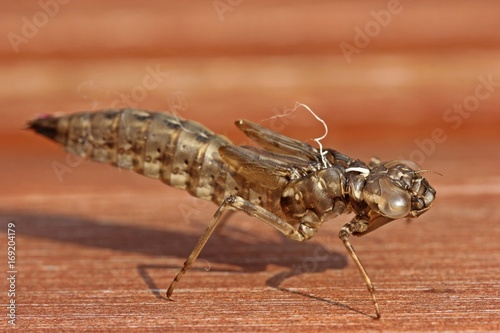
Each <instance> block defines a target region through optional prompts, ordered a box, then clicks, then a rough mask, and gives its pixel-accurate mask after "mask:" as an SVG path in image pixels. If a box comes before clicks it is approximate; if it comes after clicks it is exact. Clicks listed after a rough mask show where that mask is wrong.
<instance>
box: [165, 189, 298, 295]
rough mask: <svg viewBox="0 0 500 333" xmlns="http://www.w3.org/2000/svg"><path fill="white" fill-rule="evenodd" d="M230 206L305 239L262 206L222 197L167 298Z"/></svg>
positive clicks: (296, 237)
mask: <svg viewBox="0 0 500 333" xmlns="http://www.w3.org/2000/svg"><path fill="white" fill-rule="evenodd" d="M230 208H235V209H237V210H241V211H244V212H245V213H247V214H248V215H250V216H254V217H256V218H258V219H259V220H261V221H264V222H266V223H267V224H269V225H270V226H271V227H273V228H275V229H276V230H278V231H280V232H281V233H282V234H283V235H285V236H286V237H288V238H291V239H293V240H296V241H299V242H301V241H303V240H305V239H306V237H304V235H303V234H302V233H300V232H299V231H297V230H295V228H294V227H293V226H291V225H290V224H288V223H287V222H286V221H284V220H283V219H281V218H279V217H278V216H276V215H274V214H273V213H271V212H269V211H267V210H265V209H264V208H262V207H260V206H258V205H256V204H254V203H252V202H250V201H248V200H246V199H243V198H242V197H239V196H236V195H231V196H229V197H227V198H226V199H224V201H223V202H222V204H221V205H220V206H219V208H218V209H217V211H216V212H215V214H214V216H213V217H212V219H211V220H210V223H209V224H208V226H207V229H206V230H205V232H204V233H203V235H202V236H201V237H200V239H199V240H198V243H196V246H195V247H194V249H193V251H192V252H191V254H190V255H189V257H188V258H187V260H186V261H185V262H184V266H183V267H182V268H181V270H180V271H179V272H178V273H177V275H176V276H175V278H174V280H173V281H172V283H170V286H169V287H168V290H167V297H168V298H169V299H172V297H171V296H172V293H173V292H174V289H175V286H176V284H177V282H179V281H180V280H181V278H182V276H183V275H184V274H185V273H186V272H187V270H188V269H189V268H190V267H191V266H192V265H193V263H194V261H195V260H196V258H198V255H199V254H200V252H201V250H203V247H205V244H206V243H207V241H208V239H209V238H210V236H211V235H212V233H213V232H214V230H215V228H216V227H217V225H218V224H219V222H220V221H221V218H222V215H223V214H224V212H225V211H226V210H228V209H230Z"/></svg>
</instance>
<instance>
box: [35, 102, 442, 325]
mask: <svg viewBox="0 0 500 333" xmlns="http://www.w3.org/2000/svg"><path fill="white" fill-rule="evenodd" d="M29 126H30V128H31V129H33V130H35V131H36V132H38V133H40V134H42V135H44V136H46V137H48V138H50V139H52V140H54V141H56V142H58V143H60V144H62V145H63V146H65V147H66V149H67V150H68V151H70V152H72V153H74V154H77V155H79V156H82V157H85V158H90V159H93V160H95V161H99V162H106V163H111V164H113V165H115V166H117V167H119V168H125V169H131V170H134V171H136V172H137V173H140V174H143V175H145V176H148V177H151V178H157V179H160V180H161V181H163V182H165V183H167V184H168V185H171V186H174V187H177V188H181V189H184V190H186V191H188V192H189V193H190V194H191V195H193V196H196V197H198V198H202V199H206V200H210V201H213V202H214V203H215V204H217V205H218V206H219V208H218V209H217V211H216V212H215V214H214V216H213V217H212V219H211V221H210V223H209V224H208V227H207V229H206V230H205V232H204V233H203V235H202V236H201V238H200V239H199V241H198V243H197V244H196V246H195V248H194V249H193V251H192V252H191V254H190V255H189V257H188V258H187V260H186V262H185V263H184V266H183V267H182V269H181V270H180V271H179V272H178V273H177V275H176V277H175V278H174V280H173V281H172V283H171V284H170V286H169V288H168V291H167V297H168V298H170V299H171V295H172V292H173V291H174V289H175V286H176V284H177V283H178V282H179V281H180V279H181V278H182V276H183V275H184V273H186V271H187V270H188V269H189V268H190V267H191V266H192V264H193V262H194V261H195V260H196V258H197V257H198V255H199V254H200V252H201V250H202V249H203V247H204V246H205V244H206V242H207V241H208V239H209V238H210V235H211V234H212V233H213V231H214V230H215V228H216V227H217V225H218V224H219V222H220V221H221V217H222V215H223V213H224V212H225V211H226V210H241V211H244V212H246V213H247V214H249V215H251V216H254V217H256V218H258V219H260V220H261V221H264V222H265V223H267V224H269V225H270V226H271V227H273V228H275V229H277V230H279V231H280V232H281V233H283V234H284V235H285V236H286V237H289V238H291V239H294V240H296V241H304V240H307V239H310V238H312V237H313V236H314V235H315V234H316V232H317V230H318V229H319V228H320V227H321V225H322V224H323V222H324V221H326V220H327V219H330V218H334V217H336V216H337V215H340V214H344V213H354V214H355V216H354V218H353V219H352V220H351V221H350V222H349V223H347V224H345V225H344V226H343V227H342V228H341V229H340V232H339V237H340V239H341V240H342V242H343V243H344V245H345V247H346V249H347V251H348V252H349V254H350V256H351V258H352V259H353V261H354V263H355V264H356V266H357V267H358V269H359V271H360V273H361V276H362V277H363V279H364V280H365V283H366V286H367V288H368V291H369V292H370V295H371V298H372V300H373V304H374V306H375V312H376V318H380V311H379V307H378V304H377V300H376V297H375V289H374V287H373V284H372V282H371V280H370V278H369V277H368V274H367V273H366V271H365V269H364V267H363V265H362V264H361V261H360V260H359V259H358V256H357V255H356V252H355V251H354V248H353V247H352V245H351V243H350V242H349V236H350V235H355V236H362V235H365V234H367V233H369V232H371V231H373V230H375V229H377V228H379V227H381V226H382V225H384V224H386V223H388V222H391V221H393V220H396V219H400V218H413V217H417V216H419V215H421V214H423V213H424V212H426V211H427V210H428V209H429V208H430V207H431V205H432V203H433V201H434V199H435V196H436V191H435V190H434V189H433V188H432V187H431V186H430V185H429V183H428V182H427V180H426V179H425V178H423V177H422V171H421V170H420V169H419V167H418V166H417V165H416V164H415V163H413V162H411V161H400V160H395V161H389V162H380V161H378V160H376V159H372V161H371V162H370V163H369V164H365V163H364V162H361V161H359V160H354V159H351V158H349V157H348V156H346V155H344V154H341V153H339V152H337V151H335V150H333V149H324V150H323V149H320V150H318V149H316V148H314V147H312V146H310V145H309V144H307V143H304V142H301V141H297V140H294V139H291V138H288V137H286V136H283V135H280V134H278V133H275V132H273V131H271V130H269V129H267V128H264V127H262V126H260V125H258V124H255V123H252V122H250V121H246V120H238V121H236V126H237V127H238V128H239V129H240V130H242V131H243V132H244V133H245V134H246V135H247V136H248V137H249V138H251V139H252V140H253V141H255V142H256V143H257V144H258V145H260V147H261V148H256V147H250V146H235V145H233V144H232V143H231V142H230V141H229V140H228V139H226V138H225V137H223V136H220V135H216V134H214V133H213V132H211V131H210V130H208V129H206V128H205V127H203V126H202V125H200V124H198V123H196V122H193V121H188V120H182V119H179V118H178V117H176V116H173V115H169V114H165V113H155V112H149V111H143V110H136V109H123V110H105V111H100V112H95V113H88V112H84V113H76V114H71V115H66V116H62V117H50V116H44V117H40V118H39V119H36V120H34V121H32V122H30V123H29Z"/></svg>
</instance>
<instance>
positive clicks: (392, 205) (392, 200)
mask: <svg viewBox="0 0 500 333" xmlns="http://www.w3.org/2000/svg"><path fill="white" fill-rule="evenodd" d="M379 184H380V200H379V202H378V209H379V211H380V213H382V215H384V216H386V217H390V218H393V219H399V218H402V217H405V216H406V215H408V213H410V210H411V197H410V194H409V193H408V192H406V191H405V190H403V189H402V188H400V187H398V186H396V185H395V184H393V183H392V182H391V181H390V180H389V179H387V178H382V179H380V180H379Z"/></svg>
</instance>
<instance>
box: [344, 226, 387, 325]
mask: <svg viewBox="0 0 500 333" xmlns="http://www.w3.org/2000/svg"><path fill="white" fill-rule="evenodd" d="M367 228H368V224H367V222H366V221H363V220H362V219H358V218H354V219H353V220H352V221H351V222H349V223H347V224H345V225H344V226H343V227H342V228H341V229H340V232H339V238H340V239H341V240H342V242H343V243H344V246H345V248H346V249H347V252H349V254H350V255H351V258H352V260H353V261H354V263H355V264H356V266H357V267H358V270H359V272H360V273H361V276H362V277H363V279H364V280H365V284H366V287H367V288H368V292H369V293H370V295H371V296H372V301H373V305H374V306H375V314H376V319H379V318H380V310H379V307H378V303H377V298H376V297H375V288H374V287H373V284H372V281H371V280H370V277H369V276H368V273H366V270H365V268H364V267H363V264H362V263H361V261H360V260H359V258H358V256H357V255H356V251H354V247H353V246H352V245H351V242H349V236H350V235H352V234H353V233H362V232H364V231H366V230H367Z"/></svg>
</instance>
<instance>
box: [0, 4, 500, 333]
mask: <svg viewBox="0 0 500 333" xmlns="http://www.w3.org/2000/svg"><path fill="white" fill-rule="evenodd" d="M54 1H55V0H54ZM54 1H52V2H51V1H49V0H47V1H46V2H44V4H48V3H50V4H54V3H55V2H54ZM57 3H59V2H57ZM214 3H215V2H207V3H206V4H201V3H200V4H196V5H190V6H187V5H186V4H185V3H184V2H182V3H181V2H179V1H168V2H156V1H143V2H141V3H140V4H139V3H137V2H133V1H122V2H120V3H119V4H118V3H117V2H113V1H111V2H106V3H105V4H104V3H103V4H95V3H90V2H78V3H77V2H69V3H68V4H65V5H60V7H58V8H59V9H58V12H57V13H56V14H55V15H54V17H53V18H50V20H49V21H48V22H47V24H46V25H43V26H41V27H39V29H38V32H37V33H36V34H35V35H34V36H33V37H30V38H28V42H27V43H22V44H19V52H15V50H14V49H13V47H12V44H11V43H10V42H9V39H8V38H4V40H3V41H2V42H0V72H1V73H2V79H3V80H2V81H0V100H1V102H2V106H3V111H2V116H3V118H2V122H0V237H2V241H1V244H4V242H6V240H8V238H7V229H8V224H9V223H14V224H15V230H16V239H15V241H16V266H15V268H16V270H17V273H16V284H15V288H16V298H15V299H16V324H17V328H18V329H19V330H22V331H29V332H44V331H49V332H53V331H65V332H72V331H74V332H80V331H82V330H84V329H86V330H87V331H91V332H112V331H116V332H129V331H130V332H132V331H133V332H137V331H139V332H146V331H159V330H164V331H180V332H183V331H189V332H197V331H199V332H212V331H218V332H226V331H238V332H246V331H248V332H255V331H280V332H281V331H284V330H286V331H292V332H294V331H301V332H321V331H325V332H331V331H332V330H336V329H337V330H342V331H352V332H354V331H363V332H364V331H367V330H380V331H397V332H406V331H500V321H499V319H498V318H499V317H500V314H499V312H500V311H499V309H500V297H499V293H498V290H499V287H500V285H499V279H498V276H499V275H500V264H499V263H500V245H499V244H500V243H499V242H498V239H499V238H500V228H499V227H498V218H499V215H500V214H499V208H498V205H497V204H496V203H497V202H498V200H499V199H500V198H499V196H500V179H499V177H498V167H497V166H498V165H499V162H500V151H499V150H498V147H497V146H498V142H499V133H498V128H499V126H500V114H499V113H498V109H499V107H500V93H499V92H498V87H499V86H498V82H500V67H499V66H498V56H499V54H500V47H499V46H500V45H499V43H498V34H497V31H498V28H499V26H498V24H499V21H498V18H497V16H498V15H497V13H498V6H499V4H498V2H495V1H486V0H482V1H476V2H475V3H474V6H470V2H468V1H461V0H460V1H442V2H440V3H439V5H436V3H435V2H433V1H419V2H418V3H417V2H405V1H402V2H401V4H402V6H403V11H402V12H401V13H400V14H397V15H394V16H392V20H391V23H390V25H388V26H387V27H386V28H385V29H383V31H382V30H381V32H380V34H379V35H377V36H374V38H373V40H372V41H371V42H370V44H369V45H368V46H366V47H364V48H362V50H361V52H360V53H359V54H355V55H353V57H352V59H351V60H352V61H351V62H348V61H347V59H346V57H345V55H344V54H343V53H342V51H341V49H340V48H339V44H340V43H341V42H344V41H345V42H351V41H353V38H354V33H355V32H354V30H353V29H354V27H356V26H360V27H364V26H365V25H366V24H367V23H368V22H371V21H372V20H373V14H371V13H370V12H371V11H377V12H379V11H380V10H383V9H384V8H387V6H388V3H389V2H388V1H356V2H352V1H336V2H331V1H318V2H316V3H315V5H314V6H312V5H311V4H309V3H307V4H305V3H304V2H300V1H291V2H289V3H288V4H287V6H286V7H285V6H283V5H281V4H279V3H277V2H269V1H256V2H252V3H247V2H243V3H242V4H241V5H239V6H236V7H235V8H234V10H232V11H228V12H226V14H227V15H226V16H225V18H224V20H223V21H221V20H220V17H219V16H218V14H217V12H216V11H215V9H214V7H213V6H214ZM40 6H41V5H40V3H39V2H32V3H29V2H15V3H14V2H13V3H9V4H8V5H7V4H2V5H0V7H2V8H1V10H2V18H3V19H2V21H1V22H0V25H1V28H2V30H1V31H2V32H3V34H4V35H5V36H8V34H9V33H10V32H14V33H20V31H21V29H22V26H23V22H25V21H23V18H24V17H26V18H27V20H28V21H29V20H32V18H33V16H34V15H39V18H38V19H43V17H42V16H43V14H37V13H39V12H40V11H41V10H42V11H43V8H42V7H40ZM54 8H55V7H54ZM47 15H48V14H47ZM257 22H258V23H257ZM156 66H159V68H160V69H159V71H160V72H162V71H164V72H165V73H168V75H166V74H165V75H164V76H163V77H161V75H160V77H161V78H162V80H161V82H159V83H158V85H157V86H155V88H154V89H151V90H147V91H146V93H147V94H146V96H142V95H141V96H139V95H138V94H140V91H139V90H141V87H143V86H144V80H145V78H146V77H147V76H148V75H152V74H151V71H154V70H156ZM148 68H149V69H148ZM488 80H489V81H490V84H489V85H488V84H484V82H485V81H486V82H487V81H488ZM132 94H136V95H137V96H139V97H140V98H136V99H135V100H132V101H131V102H129V103H133V104H134V105H130V106H137V107H141V108H149V109H156V110H169V109H170V110H171V111H172V110H173V111H176V112H178V113H179V114H180V115H181V116H183V117H186V118H191V119H195V120H197V121H200V122H202V123H204V124H206V125H207V126H209V127H210V128H212V129H214V130H215V131H217V132H220V133H223V134H225V135H227V136H229V137H230V138H231V139H233V141H234V142H236V143H242V142H246V141H245V140H246V139H245V138H244V137H243V136H242V135H241V134H240V133H237V131H236V129H235V127H234V126H233V125H232V121H233V120H235V119H238V118H247V119H251V120H253V121H257V122H262V124H263V125H265V126H269V127H271V128H272V129H274V130H276V131H278V132H280V133H284V134H286V135H290V136H293V137H295V138H298V139H300V140H309V141H308V142H310V141H311V138H314V137H317V136H320V135H321V134H322V131H323V127H322V125H321V124H320V123H318V122H317V121H316V120H315V119H314V118H313V117H311V116H310V115H309V114H308V113H307V112H305V111H300V110H299V112H296V113H294V114H288V115H287V116H286V117H281V118H277V119H279V120H280V121H281V122H278V121H273V119H269V118H270V117H272V116H274V115H276V114H283V113H287V111H286V110H287V109H289V108H292V107H293V105H294V103H295V101H296V100H299V101H301V102H303V103H306V104H308V105H309V106H311V107H312V108H313V109H314V110H315V112H316V113H317V114H318V115H320V116H321V117H322V118H323V119H324V120H325V121H326V122H327V124H328V126H329V130H330V134H329V136H328V138H327V139H325V141H324V145H325V146H328V147H332V148H336V149H339V150H340V151H342V152H344V153H347V154H349V155H352V156H353V157H359V158H362V159H368V158H369V157H370V156H371V155H377V156H380V157H381V158H383V159H392V158H399V157H402V158H408V157H411V158H414V159H417V160H420V161H419V162H422V165H423V167H424V168H429V169H432V170H435V171H437V172H440V173H442V174H444V177H441V176H438V175H435V174H432V173H429V174H428V179H429V180H430V182H431V183H432V184H433V186H434V187H435V188H436V189H437V192H438V196H437V201H436V204H435V207H433V209H432V210H431V211H429V212H428V213H426V214H425V215H423V216H422V217H420V218H419V219H418V220H416V221H412V223H406V222H405V221H400V222H395V223H392V224H389V225H387V226H384V228H381V229H380V230H377V232H375V233H373V234H370V235H367V236H365V237H362V238H359V239H358V238H356V239H354V240H353V243H354V246H355V247H356V249H357V251H358V253H359V255H360V257H361V259H362V260H363V262H364V264H365V265H366V268H367V270H368V272H369V273H370V275H371V277H372V279H373V281H374V284H375V287H376V289H377V296H378V298H379V302H380V306H381V311H382V316H383V317H382V319H381V320H379V321H375V320H372V319H371V318H370V316H371V315H373V309H372V305H371V303H370V299H369V295H368V293H367V291H366V288H365V286H364V284H363V281H362V280H361V278H360V277H359V274H358V272H357V270H356V268H355V267H354V266H353V264H352V263H351V261H350V258H348V256H347V254H346V253H345V251H344V249H343V246H342V244H341V242H340V241H339V240H338V237H337V233H338V229H339V228H340V227H341V226H342V225H343V223H345V222H347V221H348V220H349V217H348V216H346V217H340V218H338V219H336V220H332V221H331V222H329V223H327V224H326V225H325V226H324V227H323V229H322V230H320V232H319V234H318V235H317V236H316V237H315V238H314V239H313V240H311V241H308V242H305V243H302V244H300V243H295V242H293V241H290V240H286V239H284V238H283V237H282V236H281V235H279V234H278V233H276V232H274V231H272V230H270V228H269V227H267V226H266V225H263V223H261V222H259V221H256V220H255V219H252V218H250V217H247V216H246V215H244V214H237V215H234V216H233V217H232V218H231V219H230V221H228V223H227V224H226V225H225V227H224V228H223V229H222V230H220V232H219V233H218V234H216V235H214V236H213V238H212V239H211V240H210V241H209V243H208V245H207V247H206V249H205V250H204V251H203V253H202V255H201V259H202V260H199V261H198V262H197V263H196V265H195V267H194V268H193V269H192V270H191V271H190V272H189V273H188V274H187V275H186V276H185V278H184V279H183V280H182V282H181V283H180V284H179V286H178V289H177V290H176V293H175V294H174V296H175V298H176V299H177V301H176V302H169V301H167V300H166V299H164V297H163V295H164V293H165V291H166V288H167V287H168V285H169V283H170V280H171V279H172V278H173V277H174V276H175V273H176V272H177V269H178V268H179V267H180V266H181V265H182V263H183V261H184V260H185V258H186V256H187V255H188V254H189V252H190V251H191V249H192V247H193V246H194V244H195V243H196V241H197V239H198V237H199V235H200V234H201V232H202V231H203V230H204V228H205V226H206V222H207V221H208V220H209V218H210V217H211V215H212V214H213V212H214V211H215V209H216V207H215V206H214V205H212V204H211V203H205V202H203V201H200V200H197V199H194V198H191V197H189V196H188V195H187V194H185V193H183V192H182V191H179V190H175V189H171V188H169V187H167V186H165V185H164V184H162V183H160V182H158V181H154V180H152V179H147V178H144V177H140V176H138V175H135V174H133V173H131V172H124V171H123V170H118V169H115V168H112V167H109V166H105V165H99V164H95V163H91V162H79V161H77V160H75V159H74V158H72V157H71V156H69V155H67V153H65V152H64V151H62V149H60V147H57V146H56V145H54V144H53V143H51V142H48V141H47V140H44V139H43V138H40V137H38V136H35V135H34V134H33V133H30V132H27V131H21V129H22V128H23V127H25V123H26V121H27V120H29V119H32V118H33V117H35V116H36V114H37V113H39V112H46V113H52V112H56V111H64V112H71V111H79V110H95V109H98V108H108V107H112V106H114V105H115V106H126V102H124V99H123V97H122V96H123V95H132ZM117 99H118V102H117ZM476 101H477V103H476ZM463 103H471V104H469V106H468V108H469V109H470V111H467V109H466V111H467V112H465V111H463V110H464V109H462V111H460V112H461V113H459V112H455V113H450V112H451V111H449V110H452V109H453V108H454V107H455V106H456V105H460V104H463ZM475 103H476V104H475ZM274 120H276V119H274ZM436 130H438V131H439V130H441V132H439V133H440V135H437V136H436V135H435V133H436V132H435V131H436ZM433 133H434V134H433ZM58 165H59V166H61V165H64V166H66V167H67V168H66V169H65V170H66V172H63V173H61V172H60V170H59V172H57V169H55V167H57V166H58ZM3 248H4V249H6V247H5V246H3ZM4 251H5V250H4ZM6 257H7V253H6V252H4V253H3V254H1V256H0V258H1V259H0V260H1V261H0V262H1V263H2V267H4V271H5V272H6V275H7V267H8V266H7V258H6ZM207 269H208V271H207ZM9 288H10V286H9V281H8V280H7V279H2V282H1V283H0V292H1V293H2V294H3V295H4V296H3V298H2V299H3V300H4V302H3V304H6V303H7V302H8V301H9V298H8V297H7V296H6V293H7V291H8V290H9ZM2 311H3V312H2V317H3V319H2V321H0V330H2V331H4V330H9V331H10V330H11V329H12V327H11V326H10V325H9V324H8V322H7V319H8V318H7V313H8V312H7V308H5V307H3V310H2Z"/></svg>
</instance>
